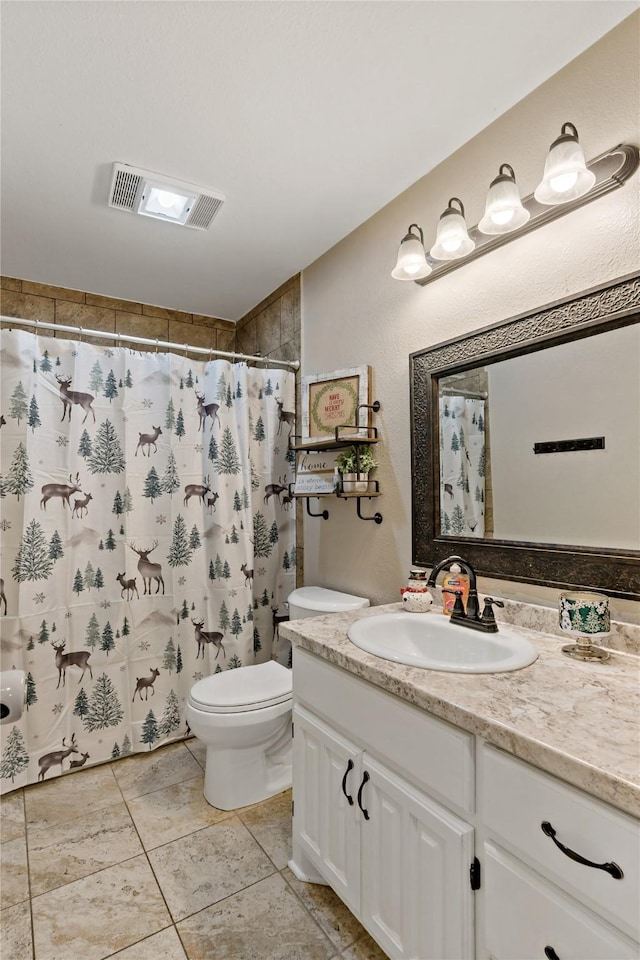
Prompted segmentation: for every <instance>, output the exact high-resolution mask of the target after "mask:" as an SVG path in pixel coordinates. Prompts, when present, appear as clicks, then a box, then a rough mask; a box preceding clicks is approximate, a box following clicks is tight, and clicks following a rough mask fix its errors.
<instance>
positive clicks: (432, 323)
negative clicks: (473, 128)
mask: <svg viewBox="0 0 640 960" xmlns="http://www.w3.org/2000/svg"><path fill="white" fill-rule="evenodd" d="M639 26H640V14H634V15H633V16H632V17H631V18H629V19H628V20H627V21H625V22H624V23H623V24H621V25H620V26H619V27H618V28H616V29H615V30H613V31H612V32H611V33H610V34H608V35H607V36H605V37H604V38H603V39H602V40H601V41H599V42H598V43H597V44H595V45H594V46H593V47H591V48H590V49H589V50H587V51H586V52H585V53H584V54H582V55H581V56H580V57H579V58H577V59H576V60H575V61H573V62H572V63H570V64H569V65H568V66H567V67H565V68H564V69H563V70H562V71H560V72H559V73H558V74H556V75H555V76H554V77H552V78H551V79H550V80H548V81H547V82H546V83H544V84H543V85H542V86H541V87H539V88H538V89H537V90H535V91H534V92H533V93H532V94H530V95H529V96H528V97H526V98H525V99H524V100H523V101H521V102H520V103H519V104H517V105H516V106H515V107H513V108H512V109H511V110H510V111H508V113H506V114H504V115H503V116H502V117H500V118H499V119H497V120H496V121H495V122H494V123H493V124H492V125H491V126H490V127H488V128H487V129H485V130H484V131H483V132H482V133H480V134H479V135H478V136H476V137H474V138H473V140H471V141H470V142H469V143H467V144H466V145H465V146H464V147H462V148H461V149H460V150H459V151H457V152H456V153H455V154H453V156H451V157H450V158H449V159H447V160H446V161H445V162H444V163H442V164H441V165H440V166H439V167H437V168H436V169H435V170H434V171H432V172H431V173H430V174H428V175H427V176H426V177H424V178H423V179H422V180H420V181H418V182H417V183H416V184H414V185H413V186H412V187H410V188H409V189H408V190H407V191H405V192H404V193H403V194H401V195H400V196H399V197H397V198H396V199H395V200H394V201H393V202H392V203H390V204H388V205H387V206H386V207H385V208H383V209H382V210H381V211H379V212H378V213H377V214H376V215H375V216H374V217H372V218H371V219H370V220H368V221H367V222H366V223H365V224H363V225H362V226H361V227H360V228H359V229H358V230H356V231H354V232H353V233H352V234H350V235H349V236H348V237H347V238H345V240H343V241H342V242H341V243H339V244H338V245H337V246H335V247H333V248H332V249H331V250H329V251H328V252H327V253H326V254H325V255H324V256H323V257H321V258H320V259H319V260H317V261H316V262H315V263H314V264H312V265H311V266H310V267H309V268H308V269H307V270H305V271H304V273H303V277H302V290H303V301H302V302H303V312H302V318H303V328H302V340H303V344H302V345H303V355H302V356H303V374H313V373H321V372H325V371H329V370H334V369H337V368H341V367H351V366H358V365H360V364H363V363H368V364H371V366H372V368H373V384H374V386H373V397H374V398H377V399H379V400H380V402H381V404H382V410H381V412H380V414H378V417H377V424H378V426H379V427H380V430H381V437H382V444H381V445H379V446H378V448H377V452H376V456H378V454H379V456H378V459H379V460H380V463H381V466H380V467H379V469H378V471H377V477H378V479H379V480H380V485H381V489H382V492H383V496H382V497H381V498H380V499H379V500H376V501H371V504H372V505H374V506H375V508H376V509H379V510H380V511H381V513H382V514H383V516H384V522H383V523H382V525H381V526H377V525H376V524H374V523H365V522H363V521H361V520H359V519H358V518H357V517H356V515H355V504H353V503H350V502H344V501H335V502H333V501H331V503H330V504H329V509H330V518H329V520H327V521H323V520H313V519H309V518H305V581H306V582H307V583H317V584H321V585H324V586H331V587H337V588H340V589H343V590H347V591H349V592H352V593H357V594H363V595H365V596H368V597H370V598H371V600H372V601H373V602H375V603H381V602H389V601H393V600H396V599H397V598H398V588H399V586H400V585H401V584H402V583H403V582H404V581H405V579H406V576H407V572H408V569H409V565H410V563H411V464H410V436H409V376H408V374H409V363H408V357H409V354H410V353H411V352H412V351H414V350H419V349H422V348H425V347H429V346H431V345H433V344H436V343H438V342H439V341H442V340H447V339H449V338H451V337H455V336H457V335H460V334H464V333H468V332H469V331H471V330H474V329H477V328H479V327H483V326H486V325H488V324H490V323H496V322H498V321H500V320H504V319H507V318H508V317H511V316H514V315H516V314H519V313H523V312H528V311H533V310H534V309H535V308H537V307H539V306H542V305H543V304H545V303H548V302H550V301H553V300H556V299H559V298H562V297H565V296H569V295H571V294H577V293H578V292H579V291H581V290H583V289H585V288H588V287H593V286H595V285H596V284H599V283H604V282H606V281H608V280H613V279H614V278H616V277H618V276H621V275H623V274H626V273H629V272H631V271H633V270H636V269H637V268H638V263H639V259H640V238H639V233H638V222H639V220H640V216H639V215H640V174H638V173H636V174H635V176H634V177H633V178H632V179H631V180H630V181H629V182H628V183H627V184H626V185H625V186H624V187H623V188H622V189H620V190H617V191H616V192H615V193H613V194H610V195H609V196H608V197H605V198H602V199H599V200H597V201H595V202H594V203H593V204H590V205H587V206H585V207H583V208H582V209H580V210H578V211H576V212H574V213H572V214H570V215H568V216H567V217H565V218H562V219H561V220H559V221H557V222H556V223H553V224H550V225H547V226H546V227H543V228H542V229H540V230H537V231H534V232H533V233H531V234H529V235H527V236H524V237H521V238H520V239H518V240H516V241H514V242H513V243H511V244H509V245H508V246H506V247H504V248H502V249H500V250H497V251H495V252H494V253H491V254H488V255H486V256H484V257H481V258H480V259H478V260H477V261H475V262H473V263H470V264H467V265H465V266H464V267H462V268H460V269H459V270H457V271H455V272H454V273H452V274H450V275H448V276H446V277H442V278H440V279H439V280H437V281H435V282H434V283H432V284H430V285H428V286H426V287H424V288H420V287H418V286H417V285H415V284H413V283H399V282H397V281H395V280H393V279H392V278H391V277H390V271H391V269H392V267H393V266H394V264H395V257H396V254H397V247H398V243H399V241H400V239H401V238H402V236H403V235H404V234H405V232H406V229H407V226H408V225H409V224H410V223H412V222H415V221H417V222H418V223H419V224H421V225H422V227H423V229H424V231H425V242H426V243H428V244H429V245H431V243H432V242H433V236H434V232H435V226H436V224H437V220H438V217H439V215H440V213H441V211H442V210H443V209H444V207H445V206H446V202H447V200H448V198H449V197H452V196H459V197H461V198H462V200H463V201H464V203H465V206H466V210H467V217H468V222H469V223H470V224H473V223H477V222H478V220H479V219H480V217H481V216H482V214H483V212H484V200H485V196H486V190H487V187H488V184H489V182H490V180H491V179H492V178H493V177H494V176H495V175H496V173H497V171H498V167H499V165H500V164H501V163H510V164H512V166H513V167H514V168H515V171H516V175H517V178H518V182H519V184H520V187H521V190H522V193H523V194H527V193H530V192H531V191H532V190H533V189H534V187H535V186H536V184H537V183H538V181H539V179H540V177H541V174H542V168H543V165H544V158H545V155H546V152H547V150H548V147H549V145H550V143H551V141H552V140H553V139H554V138H555V137H556V136H557V135H558V133H559V131H560V127H561V125H562V123H563V122H564V121H567V120H570V121H572V122H573V123H575V124H576V126H577V128H578V131H579V133H580V136H581V142H582V143H583V146H584V149H585V153H586V156H587V158H591V157H594V156H596V155H597V154H599V153H600V152H602V151H603V150H606V149H607V148H609V147H611V146H613V145H615V144H617V143H619V142H621V141H630V142H632V143H636V144H637V143H639V142H640V129H639V127H640V91H639V75H638V58H639V53H640V51H639V42H638V40H639ZM420 122H422V120H421V117H420V112H419V111H418V112H417V114H416V123H420ZM433 135H434V136H437V135H438V132H437V130H434V131H433ZM389 149H393V144H390V145H389ZM366 508H367V501H363V511H364V512H365V513H366V512H367V509H366ZM481 589H484V590H489V589H491V592H493V591H494V590H495V592H497V593H499V594H502V595H506V596H512V597H515V598H522V599H530V600H537V602H542V603H547V604H549V605H555V604H556V602H557V593H558V592H557V591H555V590H548V589H543V588H539V587H528V586H527V585H522V584H517V583H515V582H512V583H508V582H504V583H499V584H497V583H496V582H495V581H493V582H492V581H488V580H487V581H482V582H481ZM612 606H613V612H614V615H617V616H623V617H624V618H629V619H634V618H638V615H639V614H638V606H639V605H637V604H631V603H629V602H621V601H614V602H613V604H612Z"/></svg>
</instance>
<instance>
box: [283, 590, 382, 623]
mask: <svg viewBox="0 0 640 960" xmlns="http://www.w3.org/2000/svg"><path fill="white" fill-rule="evenodd" d="M288 603H289V619H290V620H304V619H305V618H306V617H319V616H322V614H324V613H338V612H340V611H342V612H344V611H345V610H362V609H363V608H364V607H368V606H369V601H368V600H367V598H366V597H354V596H353V595H352V594H350V593H340V592H338V591H337V590H327V589H326V588H325V587H298V589H297V590H294V591H293V593H291V594H289V600H288Z"/></svg>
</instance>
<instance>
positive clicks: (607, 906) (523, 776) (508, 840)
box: [480, 746, 640, 939]
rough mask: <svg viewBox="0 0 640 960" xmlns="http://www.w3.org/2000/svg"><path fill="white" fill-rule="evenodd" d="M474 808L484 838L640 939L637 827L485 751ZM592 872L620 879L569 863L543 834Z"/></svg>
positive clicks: (639, 837)
mask: <svg viewBox="0 0 640 960" xmlns="http://www.w3.org/2000/svg"><path fill="white" fill-rule="evenodd" d="M481 783H482V788H481V792H480V797H481V799H480V805H481V809H482V811H483V821H484V823H485V824H486V826H487V831H488V834H489V836H491V837H494V838H497V839H499V840H501V841H503V842H504V843H505V845H506V846H508V847H510V848H512V849H513V850H515V851H516V852H517V854H518V856H519V857H520V859H522V860H524V861H525V862H526V863H527V864H531V865H532V866H533V867H534V869H536V870H539V871H540V872H542V873H543V874H544V875H545V876H548V877H549V878H550V879H552V880H553V881H554V882H555V883H557V884H559V885H560V886H561V887H562V889H565V890H567V891H568V892H569V893H571V894H572V895H573V896H575V897H577V898H578V899H579V900H582V901H583V902H585V903H587V904H588V905H589V906H590V907H591V908H592V909H593V910H595V911H597V912H598V913H600V914H601V915H602V916H604V917H605V918H606V919H607V920H609V921H611V923H613V924H615V925H616V926H622V927H623V929H625V932H628V933H630V935H631V936H632V937H633V938H634V939H640V908H639V904H640V883H639V873H640V823H638V821H637V820H634V819H633V818H632V817H629V816H627V815H626V814H623V813H620V812H619V811H617V810H614V809H613V807H610V806H609V805H608V804H605V803H601V802H600V801H598V800H595V799H592V798H591V797H588V796H587V795H586V794H584V793H582V792H581V791H580V790H576V789H575V788H574V787H570V786H568V785H567V784H564V783H562V782H561V781H559V780H556V779H555V778H553V777H550V776H548V775H547V774H544V773H541V772H540V771H538V770H535V769H534V768H533V767H530V766H529V765H528V764H526V763H523V762H522V761H520V760H515V759H514V758H513V757H509V756H507V755H506V754H504V753H501V752H500V751H498V750H495V749H494V748H492V747H488V746H484V747H483V750H482V776H481ZM543 823H546V824H550V825H551V827H552V828H553V830H555V840H556V841H557V842H559V843H561V844H563V845H564V846H565V847H566V848H568V849H569V850H571V851H574V852H575V853H577V854H579V855H580V856H581V857H584V858H585V859H587V860H589V861H591V862H592V863H594V864H604V863H612V862H613V863H615V864H617V865H618V866H619V867H620V869H621V870H622V872H623V877H622V878H621V879H614V877H613V876H611V874H610V873H608V872H606V871H604V870H601V869H596V868H595V867H592V866H587V865H585V864H582V863H578V862H576V861H575V860H573V859H570V857H569V856H567V854H566V853H563V852H562V850H560V849H559V847H558V846H557V843H556V842H554V840H553V839H552V838H551V837H550V836H548V835H546V834H545V832H544V831H543V829H542V824H543Z"/></svg>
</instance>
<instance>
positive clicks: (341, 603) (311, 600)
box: [186, 587, 369, 810]
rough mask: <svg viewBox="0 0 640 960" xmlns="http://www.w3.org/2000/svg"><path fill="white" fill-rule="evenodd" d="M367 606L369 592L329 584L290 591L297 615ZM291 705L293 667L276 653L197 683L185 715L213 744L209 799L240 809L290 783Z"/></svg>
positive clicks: (208, 770) (207, 770) (207, 781)
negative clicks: (340, 590)
mask: <svg viewBox="0 0 640 960" xmlns="http://www.w3.org/2000/svg"><path fill="white" fill-rule="evenodd" d="M368 606H369V601H368V600H366V599H364V597H353V596H351V595H350V594H347V593H337V592H336V591H334V590H325V589H324V588H322V587H301V588H299V589H297V590H294V591H293V593H292V594H291V595H290V597H289V613H290V616H291V619H292V620H293V619H300V618H301V617H317V616H320V615H321V614H324V613H331V612H334V613H335V612H337V611H339V610H351V609H358V608H360V607H368ZM299 611H302V612H299ZM291 711H292V684H291V671H290V670H288V669H287V668H286V667H283V666H282V665H281V664H279V663H276V661H275V660H269V661H268V662H267V663H259V664H256V666H254V667H238V668H237V669H235V670H227V671H225V672H224V673H217V674H214V675H213V676H210V677H204V678H203V679H202V680H198V681H197V683H195V684H194V685H193V687H192V688H191V692H190V694H189V698H188V700H187V707H186V719H187V723H188V724H189V726H190V728H191V730H192V731H193V733H194V734H195V736H196V737H197V738H198V740H200V741H202V743H204V744H205V746H206V748H207V758H206V766H205V775H204V797H205V800H206V801H207V802H208V803H210V804H211V805H212V806H213V807H217V808H218V809H219V810H235V809H237V808H238V807H246V806H248V805H249V804H251V803H259V802H260V801H261V800H266V799H268V798H269V797H273V796H275V794H276V793H281V791H283V790H287V789H288V788H289V787H290V786H291V782H292V768H291V762H292V742H291V732H292V731H291Z"/></svg>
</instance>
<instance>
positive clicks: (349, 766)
mask: <svg viewBox="0 0 640 960" xmlns="http://www.w3.org/2000/svg"><path fill="white" fill-rule="evenodd" d="M352 770H353V760H351V759H350V760H349V763H348V764H347V769H346V770H345V772H344V777H343V778H342V792H343V793H344V795H345V797H346V798H347V800H348V801H349V806H350V807H352V806H353V797H350V796H349V794H348V793H347V777H348V776H349V774H350V773H351V771H352Z"/></svg>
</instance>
